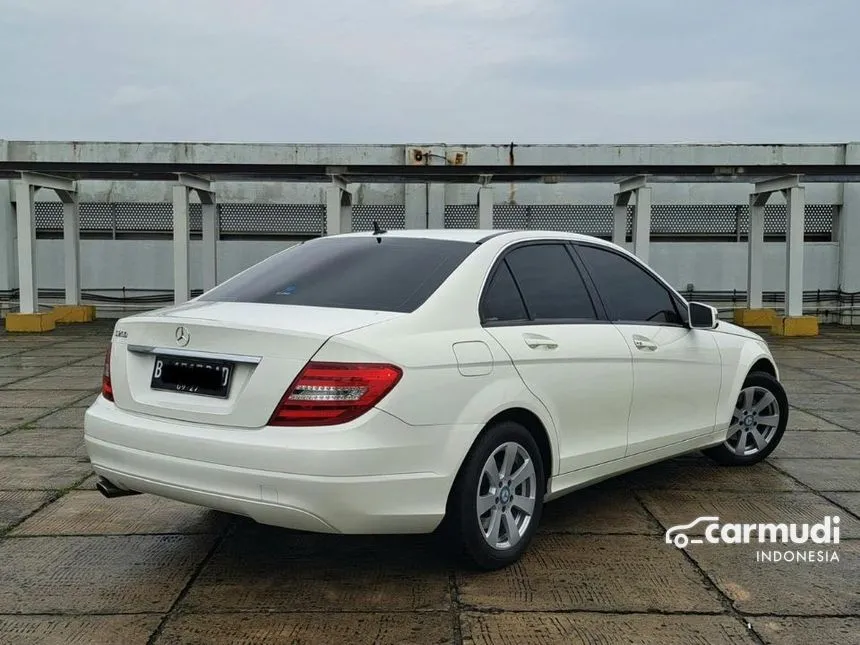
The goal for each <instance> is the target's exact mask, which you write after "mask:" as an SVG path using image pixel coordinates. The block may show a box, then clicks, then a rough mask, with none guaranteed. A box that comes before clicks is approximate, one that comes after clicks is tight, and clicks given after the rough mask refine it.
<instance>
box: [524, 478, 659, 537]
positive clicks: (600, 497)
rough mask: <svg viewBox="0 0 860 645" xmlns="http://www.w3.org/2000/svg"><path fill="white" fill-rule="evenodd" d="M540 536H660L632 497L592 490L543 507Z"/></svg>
mask: <svg viewBox="0 0 860 645" xmlns="http://www.w3.org/2000/svg"><path fill="white" fill-rule="evenodd" d="M538 530H539V531H540V532H542V533H642V534H654V533H659V532H660V527H659V526H658V524H657V523H656V522H655V521H654V520H653V519H652V518H651V517H650V516H649V515H648V513H647V512H646V511H645V509H644V508H642V505H641V504H640V503H639V502H638V500H637V499H636V498H635V497H634V495H633V493H631V492H630V491H626V490H621V491H619V490H611V489H606V488H599V487H592V488H586V489H583V490H579V491H575V492H573V493H569V494H567V495H565V496H564V497H561V498H559V499H556V500H553V501H552V502H550V503H548V504H546V505H545V506H544V510H543V517H541V521H540V528H539V529H538Z"/></svg>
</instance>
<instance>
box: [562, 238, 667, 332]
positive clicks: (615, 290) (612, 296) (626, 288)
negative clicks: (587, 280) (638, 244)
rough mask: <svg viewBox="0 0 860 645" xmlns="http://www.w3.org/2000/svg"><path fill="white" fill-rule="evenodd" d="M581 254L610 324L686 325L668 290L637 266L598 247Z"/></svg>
mask: <svg viewBox="0 0 860 645" xmlns="http://www.w3.org/2000/svg"><path fill="white" fill-rule="evenodd" d="M577 251H578V253H579V255H580V257H581V258H582V261H583V262H584V264H585V266H586V268H587V269H588V273H589V274H590V275H591V278H592V280H594V286H595V287H596V288H597V291H598V293H599V294H600V298H601V299H602V300H603V304H604V305H605V306H606V309H607V314H608V315H609V318H610V320H612V321H613V322H648V323H669V324H676V325H680V324H683V320H682V318H681V316H680V315H679V313H678V308H677V307H676V306H675V301H674V299H673V298H672V296H671V295H670V293H669V291H668V289H666V287H665V286H664V285H662V284H661V283H660V282H659V281H658V280H657V279H656V278H654V276H652V275H651V274H650V273H648V272H647V271H645V269H643V268H642V267H640V266H638V265H637V264H636V263H635V262H633V261H632V260H630V259H629V258H626V257H624V256H622V255H620V254H618V253H614V252H613V251H610V250H607V249H601V248H597V247H594V246H578V247H577Z"/></svg>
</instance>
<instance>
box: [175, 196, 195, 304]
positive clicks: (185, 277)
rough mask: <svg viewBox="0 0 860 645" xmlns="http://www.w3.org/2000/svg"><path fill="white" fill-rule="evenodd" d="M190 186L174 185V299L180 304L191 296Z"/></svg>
mask: <svg viewBox="0 0 860 645" xmlns="http://www.w3.org/2000/svg"><path fill="white" fill-rule="evenodd" d="M190 228H191V227H190V224H189V218H188V188H187V187H186V186H174V187H173V301H174V302H175V303H176V304H177V305H180V304H182V303H184V302H188V300H189V299H190V298H191V287H190V284H189V282H190V279H189V275H190V271H189V266H188V254H189V247H190V241H189V236H190Z"/></svg>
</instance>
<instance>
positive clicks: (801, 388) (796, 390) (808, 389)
mask: <svg viewBox="0 0 860 645" xmlns="http://www.w3.org/2000/svg"><path fill="white" fill-rule="evenodd" d="M783 386H784V387H785V391H786V394H788V400H789V401H790V402H791V403H793V404H795V405H798V406H799V407H805V406H803V405H801V404H800V403H798V397H801V398H802V397H805V396H810V395H817V394H848V395H852V394H853V395H855V396H856V395H857V390H856V389H855V388H853V387H851V386H850V385H846V384H843V383H833V382H832V381H822V380H821V379H815V380H814V381H788V382H783Z"/></svg>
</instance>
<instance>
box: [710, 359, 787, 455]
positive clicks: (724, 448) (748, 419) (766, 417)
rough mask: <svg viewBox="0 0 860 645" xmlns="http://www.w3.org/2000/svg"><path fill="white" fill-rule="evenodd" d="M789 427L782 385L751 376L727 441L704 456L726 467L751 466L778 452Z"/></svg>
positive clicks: (760, 374)
mask: <svg viewBox="0 0 860 645" xmlns="http://www.w3.org/2000/svg"><path fill="white" fill-rule="evenodd" d="M747 396H751V398H749V399H747V398H746V397H747ZM774 416H776V417H777V418H776V419H774ZM761 421H767V423H768V425H765V424H764V423H759V422H761ZM787 424H788V397H787V396H786V393H785V389H784V388H783V387H782V384H781V383H780V382H779V381H778V380H776V378H774V377H773V376H771V375H770V374H767V373H765V372H752V373H750V374H749V375H748V376H747V378H746V380H745V381H744V384H743V386H742V387H741V391H740V393H739V394H738V400H737V402H736V404H735V410H734V412H733V414H732V420H731V421H730V425H729V430H728V432H727V434H726V441H724V442H723V443H721V444H720V445H718V446H714V447H712V448H708V449H707V450H704V451H703V452H704V454H705V455H707V456H708V457H710V458H711V459H712V460H714V461H715V462H717V463H718V464H721V465H723V466H751V465H753V464H757V463H759V462H760V461H762V460H764V459H766V458H767V457H768V456H769V455H770V454H771V453H772V452H773V451H774V450H776V447H777V446H778V445H779V442H780V441H781V440H782V436H783V434H784V433H785V428H786V425H787ZM762 441H763V442H764V443H763V444H762V443H761V442H762ZM741 442H742V443H741Z"/></svg>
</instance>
